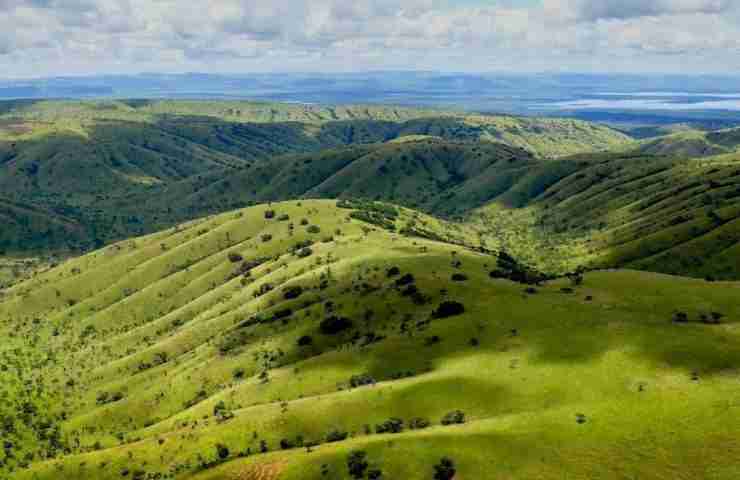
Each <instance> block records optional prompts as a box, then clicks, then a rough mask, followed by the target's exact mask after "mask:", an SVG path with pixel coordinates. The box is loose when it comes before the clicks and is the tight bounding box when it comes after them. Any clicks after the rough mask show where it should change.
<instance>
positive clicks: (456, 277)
mask: <svg viewBox="0 0 740 480" xmlns="http://www.w3.org/2000/svg"><path fill="white" fill-rule="evenodd" d="M467 279H468V276H467V275H465V274H464V273H453V274H452V281H453V282H464V281H466V280H467Z"/></svg>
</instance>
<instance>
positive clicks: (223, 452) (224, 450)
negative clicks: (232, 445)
mask: <svg viewBox="0 0 740 480" xmlns="http://www.w3.org/2000/svg"><path fill="white" fill-rule="evenodd" d="M216 452H217V453H218V458H219V459H221V460H226V459H227V458H229V449H228V447H226V445H223V444H220V443H219V444H217V445H216Z"/></svg>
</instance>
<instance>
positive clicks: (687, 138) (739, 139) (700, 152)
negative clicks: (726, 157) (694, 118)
mask: <svg viewBox="0 0 740 480" xmlns="http://www.w3.org/2000/svg"><path fill="white" fill-rule="evenodd" d="M738 147H740V129H737V128H733V129H726V130H717V131H711V132H704V131H699V130H688V131H684V132H678V133H673V134H670V135H665V136H661V137H657V138H652V139H648V140H645V141H643V142H642V144H641V145H640V147H639V149H640V151H641V152H642V153H647V154H651V155H671V156H676V157H707V156H712V155H722V154H726V153H734V152H737V151H738Z"/></svg>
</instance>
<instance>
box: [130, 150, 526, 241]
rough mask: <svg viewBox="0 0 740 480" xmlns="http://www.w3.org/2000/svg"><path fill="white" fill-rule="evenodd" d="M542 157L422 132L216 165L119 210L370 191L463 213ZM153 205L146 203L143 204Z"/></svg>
mask: <svg viewBox="0 0 740 480" xmlns="http://www.w3.org/2000/svg"><path fill="white" fill-rule="evenodd" d="M537 165H539V161H537V160H536V159H535V158H533V157H532V156H530V155H529V154H528V153H527V152H526V151H524V150H519V149H516V148H512V147H508V146H506V145H503V144H496V143H489V142H484V143H478V142H476V143H449V142H445V141H442V140H435V139H421V140H415V141H407V142H402V143H388V144H372V145H363V146H353V147H345V148H341V149H329V150H323V151H321V152H317V153H312V154H302V155H288V156H282V157H276V158H273V159H270V160H269V161H265V162H262V163H261V164H256V165H253V166H248V167H244V168H241V169H238V171H228V172H224V171H221V170H219V171H215V172H212V173H211V174H208V175H197V176H195V177H193V178H192V179H189V180H186V181H183V182H178V183H175V184H172V185H170V186H166V187H164V186H163V187H161V188H156V189H151V190H149V191H147V192H146V193H144V194H141V195H140V196H139V197H138V198H133V199H132V198H126V199H125V200H124V201H123V202H122V203H121V205H119V206H116V209H120V210H121V211H124V212H127V213H129V214H131V215H136V214H139V215H143V220H142V221H143V222H144V223H146V224H153V225H156V224H157V222H158V221H161V222H164V223H163V224H161V225H159V226H160V227H166V226H169V225H170V224H171V222H173V221H174V220H178V219H179V220H185V219H190V218H194V217H198V216H201V215H203V214H206V213H208V214H211V213H219V212H223V211H226V210H229V209H233V208H237V207H241V206H245V205H250V204H255V203H264V202H268V201H279V200H283V199H286V198H371V199H382V200H384V201H390V202H393V203H398V204H404V205H408V206H411V207H417V208H423V209H424V210H426V211H429V212H434V213H436V214H444V215H451V214H455V213H457V214H460V213H464V212H467V211H469V210H471V209H472V208H475V207H478V206H481V205H484V204H485V203H486V202H487V201H489V200H491V199H493V198H495V197H496V196H498V195H500V194H501V193H503V192H505V191H506V190H507V189H508V188H510V187H511V186H512V185H513V184H514V182H515V181H516V180H517V179H518V178H520V177H523V176H524V175H525V174H526V173H527V172H528V171H529V170H530V169H531V168H535V166H537ZM145 204H146V205H147V206H150V207H149V208H147V207H146V206H145V207H142V205H145Z"/></svg>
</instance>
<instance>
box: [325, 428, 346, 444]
mask: <svg viewBox="0 0 740 480" xmlns="http://www.w3.org/2000/svg"><path fill="white" fill-rule="evenodd" d="M347 437H349V433H347V432H343V431H341V430H332V431H331V432H329V433H328V434H327V435H326V441H327V442H329V443H333V442H341V441H343V440H347Z"/></svg>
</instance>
